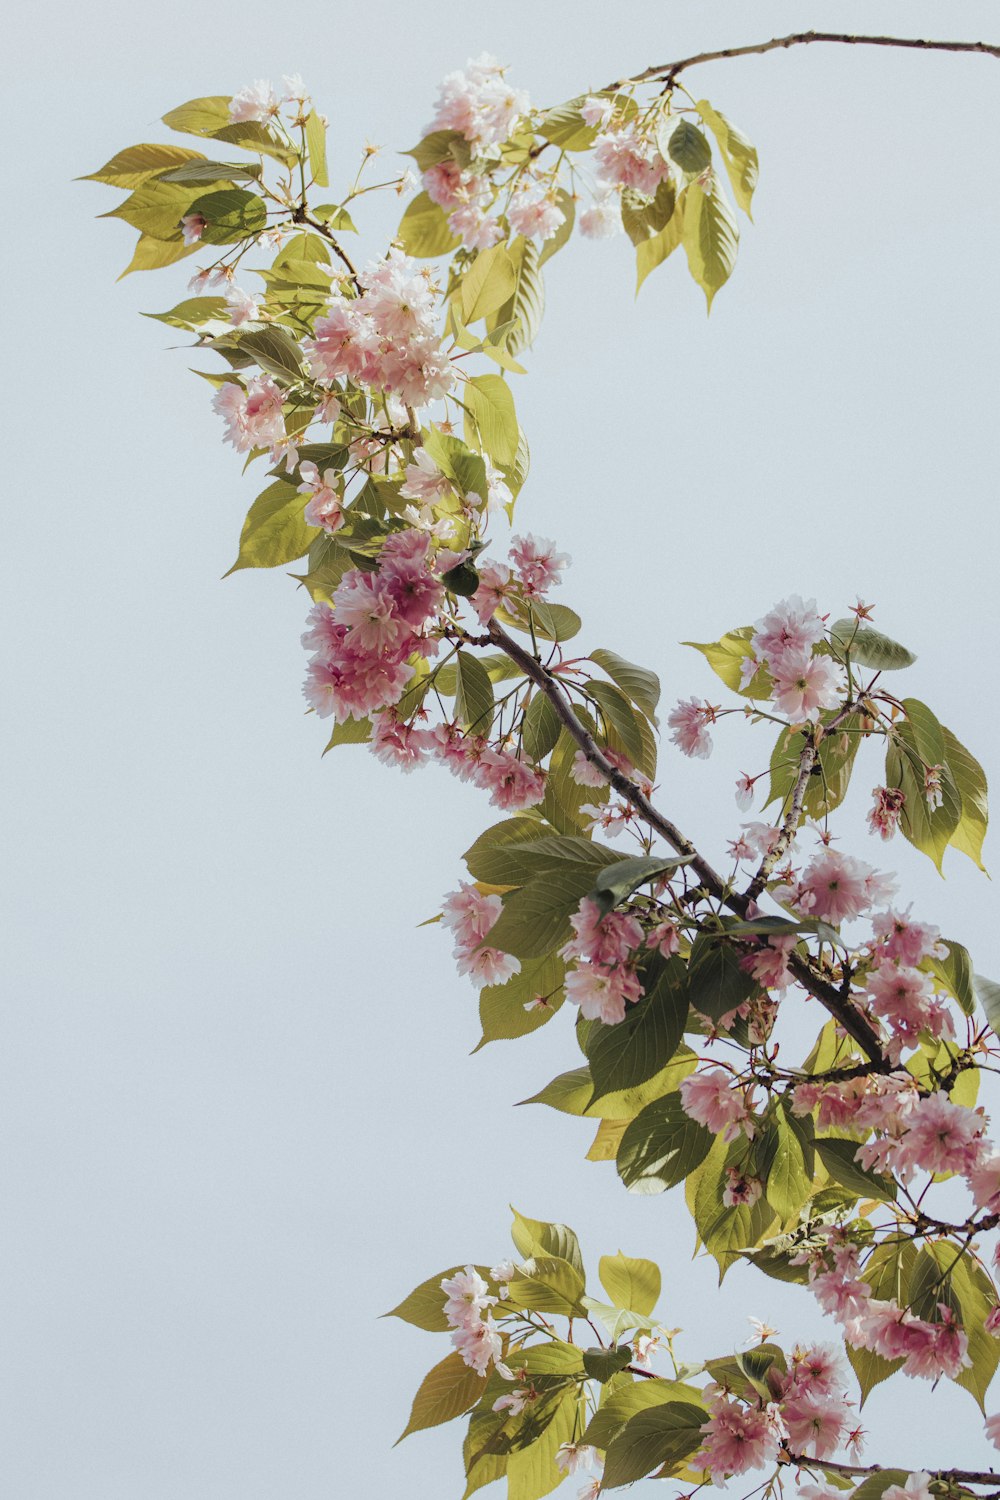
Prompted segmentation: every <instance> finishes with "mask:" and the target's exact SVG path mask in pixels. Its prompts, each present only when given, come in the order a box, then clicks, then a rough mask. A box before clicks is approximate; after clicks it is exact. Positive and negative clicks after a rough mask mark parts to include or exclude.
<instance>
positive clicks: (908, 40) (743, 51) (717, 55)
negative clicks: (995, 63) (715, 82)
mask: <svg viewBox="0 0 1000 1500" xmlns="http://www.w3.org/2000/svg"><path fill="white" fill-rule="evenodd" d="M813 42H834V43H838V44H840V45H841V46H846V47H904V48H908V49H910V50H911V51H915V52H981V53H983V54H984V55H985V56H987V57H1000V43H995V42H934V41H928V40H926V39H925V38H923V37H903V36H852V35H851V34H850V33H848V32H839V31H793V32H792V33H791V35H790V36H776V37H772V38H771V40H770V41H769V42H750V43H748V44H747V45H746V46H745V47H722V48H720V49H719V51H717V52H696V53H694V55H693V56H691V57H682V58H681V59H680V60H679V61H678V62H672V63H657V64H655V65H654V66H653V67H651V68H645V69H644V70H643V72H641V73H635V74H633V76H632V77H631V78H619V79H618V80H617V81H616V82H615V83H611V84H608V86H607V87H608V91H610V90H612V89H620V88H624V86H625V85H626V84H627V83H660V82H662V83H663V85H664V88H665V89H669V88H672V87H673V84H674V82H675V81H676V79H677V78H678V77H679V76H680V74H681V73H683V72H685V70H686V69H688V68H693V67H696V66H697V64H698V63H707V62H721V61H723V60H724V59H725V58H729V57H752V56H754V55H755V54H758V53H762V52H779V51H782V50H785V49H787V48H788V47H806V46H809V45H810V44H811V43H813Z"/></svg>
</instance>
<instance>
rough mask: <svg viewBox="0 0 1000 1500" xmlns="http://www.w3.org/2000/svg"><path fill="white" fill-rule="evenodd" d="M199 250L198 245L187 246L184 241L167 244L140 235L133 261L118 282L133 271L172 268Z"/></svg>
mask: <svg viewBox="0 0 1000 1500" xmlns="http://www.w3.org/2000/svg"><path fill="white" fill-rule="evenodd" d="M197 248H198V246H197V245H185V244H184V242H183V241H182V240H176V241H174V242H171V243H167V242H166V241H165V240H158V239H154V237H153V236H152V235H149V234H140V236H139V240H138V243H137V244H136V247H135V250H134V251H133V254H132V259H131V260H130V261H129V263H128V265H127V266H126V267H125V269H124V271H123V272H122V273H121V276H119V277H118V280H119V281H121V279H122V277H123V276H128V275H129V274H130V272H132V271H156V270H159V269H160V267H161V266H172V265H173V264H174V262H175V261H178V260H183V259H184V258H185V256H187V255H193V254H194V252H195V251H196V250H197Z"/></svg>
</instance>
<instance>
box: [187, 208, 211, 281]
mask: <svg viewBox="0 0 1000 1500" xmlns="http://www.w3.org/2000/svg"><path fill="white" fill-rule="evenodd" d="M207 227H208V220H207V219H206V218H205V216H204V215H203V214H185V215H184V217H183V218H182V219H181V233H182V236H183V239H184V243H185V245H197V243H198V241H199V240H200V239H201V237H202V235H203V234H204V233H205V230H206V228H207ZM198 275H199V277H202V278H203V280H202V281H201V282H200V284H199V287H198V290H199V291H200V290H201V287H202V286H203V285H205V284H206V283H207V282H209V281H210V276H211V273H210V272H208V271H199V272H198Z"/></svg>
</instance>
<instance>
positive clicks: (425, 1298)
mask: <svg viewBox="0 0 1000 1500" xmlns="http://www.w3.org/2000/svg"><path fill="white" fill-rule="evenodd" d="M473 1269H474V1270H475V1271H477V1272H478V1273H479V1275H480V1276H481V1277H482V1278H483V1280H484V1281H488V1280H489V1275H490V1273H489V1268H488V1267H486V1266H475V1267H474V1268H473ZM464 1270H465V1267H464V1266H452V1267H451V1269H450V1270H447V1271H442V1272H441V1273H440V1275H438V1276H428V1278H427V1280H426V1281H422V1282H421V1283H420V1285H419V1286H418V1287H414V1289H413V1291H412V1292H411V1293H410V1295H409V1296H408V1297H404V1298H403V1300H402V1302H400V1304H399V1306H398V1307H394V1308H392V1309H391V1310H390V1311H389V1312H387V1313H383V1314H382V1316H383V1317H384V1318H402V1320H403V1322H404V1323H412V1324H413V1326H414V1328H423V1329H425V1330H426V1331H427V1332H428V1333H446V1332H447V1330H448V1329H449V1327H450V1326H451V1325H450V1324H449V1322H448V1319H447V1318H446V1317H445V1315H444V1304H445V1297H446V1294H445V1293H444V1292H443V1291H442V1290H441V1283H442V1281H444V1280H446V1279H447V1278H448V1277H450V1276H455V1275H457V1274H458V1272H459V1271H464Z"/></svg>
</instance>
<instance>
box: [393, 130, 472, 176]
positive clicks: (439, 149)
mask: <svg viewBox="0 0 1000 1500" xmlns="http://www.w3.org/2000/svg"><path fill="white" fill-rule="evenodd" d="M402 154H403V156H412V157H413V160H414V161H415V162H416V164H417V166H418V167H419V169H420V171H421V172H426V171H427V169H428V167H436V166H438V165H439V164H440V163H441V162H443V161H454V162H457V163H458V165H459V166H460V167H467V166H468V165H469V162H470V161H471V160H472V148H471V147H470V145H469V142H468V141H467V140H466V139H465V137H464V136H463V135H460V134H459V132H458V131H457V130H433V131H432V132H431V134H430V135H425V136H424V138H423V140H422V141H418V142H417V144H416V145H415V146H414V147H413V148H412V150H410V151H404V152H403V153H402Z"/></svg>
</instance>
